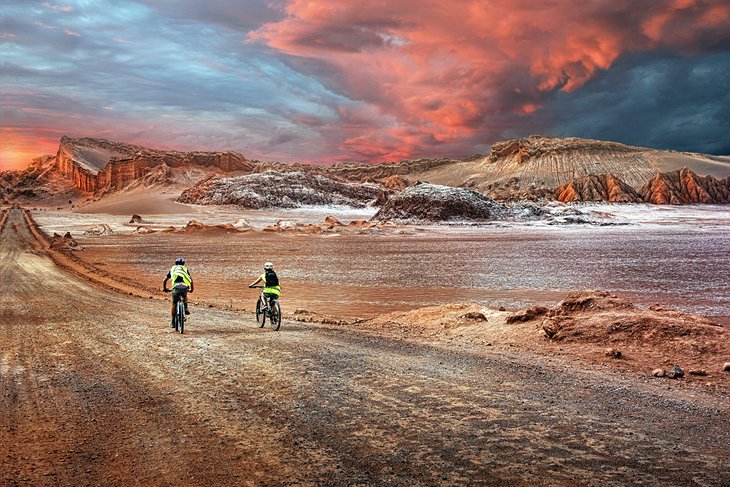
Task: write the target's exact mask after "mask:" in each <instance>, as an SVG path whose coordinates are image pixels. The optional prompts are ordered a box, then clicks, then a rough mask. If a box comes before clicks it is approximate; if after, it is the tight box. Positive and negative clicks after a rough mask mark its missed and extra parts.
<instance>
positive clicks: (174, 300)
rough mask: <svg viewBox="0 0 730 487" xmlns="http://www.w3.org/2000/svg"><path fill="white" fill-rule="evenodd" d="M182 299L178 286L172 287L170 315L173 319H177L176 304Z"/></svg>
mask: <svg viewBox="0 0 730 487" xmlns="http://www.w3.org/2000/svg"><path fill="white" fill-rule="evenodd" d="M179 299H180V294H179V291H178V290H177V289H176V288H174V287H173V288H172V306H171V308H170V316H171V318H172V320H173V321H175V306H177V302H178V300H179Z"/></svg>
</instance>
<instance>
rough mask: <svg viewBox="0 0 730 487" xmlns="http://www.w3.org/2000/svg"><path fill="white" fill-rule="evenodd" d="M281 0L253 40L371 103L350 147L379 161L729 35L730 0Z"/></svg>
mask: <svg viewBox="0 0 730 487" xmlns="http://www.w3.org/2000/svg"><path fill="white" fill-rule="evenodd" d="M282 9H283V11H284V13H285V18H284V19H282V20H280V21H278V22H272V23H268V24H265V25H264V26H262V27H261V28H260V29H258V30H257V31H255V32H253V33H252V34H251V35H250V36H249V42H263V43H265V44H267V45H268V46H270V47H271V48H273V49H276V50H278V51H280V52H282V53H284V54H287V55H289V56H290V59H291V62H292V63H293V64H295V65H296V66H297V67H298V68H299V69H302V70H304V71H309V72H310V74H312V75H314V76H316V77H317V78H319V79H321V80H322V81H323V82H324V83H325V84H327V85H328V86H329V87H330V88H331V89H333V90H335V91H337V92H338V93H342V94H344V95H346V96H347V97H349V98H350V99H352V100H357V101H358V102H359V103H360V104H361V105H362V106H364V107H367V110H368V111H369V114H368V120H367V121H366V122H365V123H364V124H361V125H360V126H359V127H358V128H359V130H357V129H356V128H355V127H352V126H351V127H349V128H346V129H344V130H343V132H342V134H341V140H342V143H341V146H340V148H341V150H343V152H344V154H345V155H347V156H351V157H357V156H362V157H364V158H371V157H374V158H376V159H382V158H388V157H396V156H398V155H400V154H406V155H411V154H413V151H417V150H418V148H419V147H423V144H424V143H432V144H435V145H438V144H449V143H452V142H455V141H458V140H460V139H464V138H473V137H478V136H479V135H480V134H486V133H492V132H490V127H491V126H492V125H493V124H495V123H498V122H497V120H498V119H503V118H504V117H505V116H510V115H514V116H515V117H517V118H518V119H519V117H523V116H530V115H532V114H534V113H535V112H537V111H539V109H540V107H541V106H542V105H543V101H544V100H545V98H546V97H547V96H548V95H549V94H550V93H552V92H554V91H557V90H560V91H564V92H573V91H575V90H578V89H580V88H581V87H582V86H583V85H584V84H585V83H586V82H587V81H588V80H590V79H591V78H592V77H593V76H595V75H596V73H597V72H598V71H599V70H606V69H609V68H610V67H611V66H612V65H613V63H614V62H615V61H616V60H617V59H618V58H619V57H620V56H622V55H624V54H627V53H634V52H640V51H648V50H653V49H660V48H664V49H671V50H675V51H678V52H682V53H692V52H696V51H698V50H703V49H705V46H707V45H711V44H712V43H713V42H718V41H720V40H723V39H724V40H727V39H728V38H730V30H727V29H725V28H724V27H725V26H726V25H727V21H728V19H730V5H728V4H727V1H726V0H674V1H669V2H665V1H655V2H640V3H639V2H634V1H633V0H593V1H585V2H584V1H575V0H554V1H552V2H534V1H532V0H493V1H490V2H486V1H477V0H452V1H450V2H440V1H436V0H418V1H416V0H409V1H400V2H385V1H377V2H369V3H367V4H365V3H363V2H361V1H358V0H288V1H286V2H285V3H284V4H283V7H282ZM360 110H364V108H360ZM344 119H345V120H346V123H347V124H349V123H350V122H351V118H350V119H348V118H347V117H344ZM404 127H410V128H413V127H415V129H416V130H415V132H408V131H407V130H406V129H404Z"/></svg>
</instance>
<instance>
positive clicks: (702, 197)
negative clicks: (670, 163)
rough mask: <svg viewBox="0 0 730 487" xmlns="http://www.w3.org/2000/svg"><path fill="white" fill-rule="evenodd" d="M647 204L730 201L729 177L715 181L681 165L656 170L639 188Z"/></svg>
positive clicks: (725, 202)
mask: <svg viewBox="0 0 730 487" xmlns="http://www.w3.org/2000/svg"><path fill="white" fill-rule="evenodd" d="M641 196H642V199H643V200H644V201H646V202H647V203H654V204H656V205H680V204H691V203H706V204H707V203H710V204H711V203H724V204H727V203H730V178H725V179H722V180H718V179H716V178H714V177H712V176H698V175H697V174H695V173H694V172H692V171H691V170H690V169H688V168H686V167H683V168H682V169H680V170H679V171H673V172H669V173H663V174H662V173H658V174H656V175H655V176H654V177H653V178H652V179H651V180H650V181H649V182H647V183H646V185H644V187H643V188H642V189H641Z"/></svg>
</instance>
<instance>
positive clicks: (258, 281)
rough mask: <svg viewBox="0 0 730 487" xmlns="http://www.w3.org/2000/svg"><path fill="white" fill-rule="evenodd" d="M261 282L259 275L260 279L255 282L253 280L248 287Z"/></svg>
mask: <svg viewBox="0 0 730 487" xmlns="http://www.w3.org/2000/svg"><path fill="white" fill-rule="evenodd" d="M260 282H261V277H259V278H258V279H256V280H255V281H254V282H252V283H251V284H249V285H248V287H251V286H255V285H256V284H258V283H260Z"/></svg>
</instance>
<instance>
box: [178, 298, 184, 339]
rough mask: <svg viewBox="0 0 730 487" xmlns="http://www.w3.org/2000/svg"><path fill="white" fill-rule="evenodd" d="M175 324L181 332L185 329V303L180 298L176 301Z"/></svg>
mask: <svg viewBox="0 0 730 487" xmlns="http://www.w3.org/2000/svg"><path fill="white" fill-rule="evenodd" d="M177 325H178V327H177V331H179V332H180V334H182V333H183V330H185V303H183V300H182V299H181V300H180V301H178V302H177Z"/></svg>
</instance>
